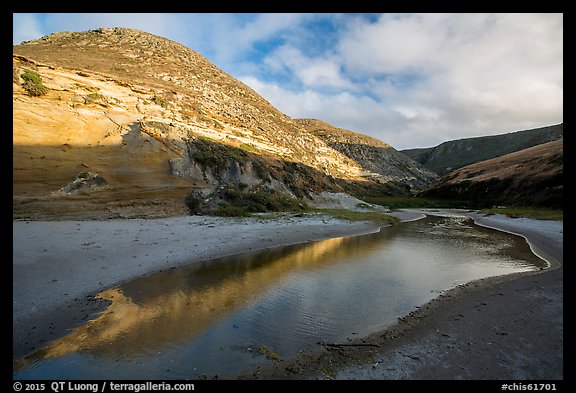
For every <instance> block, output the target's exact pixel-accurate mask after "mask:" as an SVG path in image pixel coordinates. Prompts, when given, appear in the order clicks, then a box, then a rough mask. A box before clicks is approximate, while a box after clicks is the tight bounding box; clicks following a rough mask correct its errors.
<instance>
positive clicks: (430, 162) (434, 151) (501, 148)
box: [401, 123, 564, 175]
mask: <svg viewBox="0 0 576 393" xmlns="http://www.w3.org/2000/svg"><path fill="white" fill-rule="evenodd" d="M563 129H564V124H563V123H562V124H556V125H553V126H548V127H542V128H535V129H532V130H524V131H516V132H510V133H507V134H501V135H492V136H483V137H477V138H465V139H458V140H453V141H447V142H444V143H441V144H440V145H438V146H436V147H429V148H423V149H408V150H401V153H403V154H405V155H407V156H408V157H410V158H412V159H413V160H415V161H418V162H419V163H421V164H422V165H424V166H425V167H426V168H428V169H429V170H431V171H433V172H435V173H437V174H439V175H445V174H447V173H448V172H450V171H453V170H455V169H458V168H461V167H463V166H466V165H469V164H473V163H475V162H479V161H484V160H488V159H490V158H494V157H498V156H501V155H504V154H508V153H512V152H515V151H519V150H523V149H527V148H529V147H532V146H536V145H540V144H542V143H546V142H551V141H554V140H557V139H561V138H562V136H563Z"/></svg>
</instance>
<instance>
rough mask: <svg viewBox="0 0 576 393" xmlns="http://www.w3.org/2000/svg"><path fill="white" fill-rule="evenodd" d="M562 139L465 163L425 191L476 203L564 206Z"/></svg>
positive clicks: (481, 205)
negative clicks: (469, 163) (466, 164)
mask: <svg viewBox="0 0 576 393" xmlns="http://www.w3.org/2000/svg"><path fill="white" fill-rule="evenodd" d="M563 158H564V149H563V140H557V141H553V142H548V143H543V144H540V145H537V146H533V147H530V148H528V149H524V150H521V151H517V152H514V153H510V154H506V155H503V156H500V157H496V158H492V159H490V160H486V161H481V162H477V163H475V164H472V165H468V166H465V167H463V168H460V169H458V170H455V171H453V172H451V173H449V174H448V175H445V176H443V177H441V178H440V179H438V180H437V181H436V182H434V183H432V184H431V185H430V186H429V187H428V188H426V189H425V190H423V191H422V192H421V193H420V195H421V196H424V197H431V198H441V199H455V200H466V201H469V202H471V203H472V204H473V205H475V206H480V207H492V206H494V205H505V206H536V207H549V208H557V209H562V207H563V205H562V192H563V189H564V186H563Z"/></svg>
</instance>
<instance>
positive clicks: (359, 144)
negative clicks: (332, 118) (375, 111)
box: [296, 119, 437, 190]
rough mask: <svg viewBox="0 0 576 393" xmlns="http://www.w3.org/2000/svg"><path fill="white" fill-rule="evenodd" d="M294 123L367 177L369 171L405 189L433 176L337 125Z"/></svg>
mask: <svg viewBox="0 0 576 393" xmlns="http://www.w3.org/2000/svg"><path fill="white" fill-rule="evenodd" d="M296 122H297V123H298V124H300V125H301V126H303V127H304V128H305V129H306V130H308V131H309V132H310V133H312V134H313V135H315V136H317V137H318V138H320V139H321V140H323V141H324V142H325V143H326V144H327V145H328V146H330V147H332V148H333V149H335V150H337V151H339V152H340V153H342V154H344V155H345V156H346V157H349V158H350V159H352V160H354V161H355V162H357V163H359V164H360V165H362V167H363V168H365V169H366V170H367V174H366V175H367V176H369V175H370V172H372V173H375V174H379V175H380V176H381V177H382V178H384V179H386V180H387V181H388V182H393V183H396V184H398V185H400V186H402V187H403V188H405V189H408V190H417V189H420V188H422V187H424V186H425V185H427V184H429V183H430V182H431V181H433V180H434V179H435V178H436V177H437V176H436V174H435V173H433V172H431V171H429V170H427V169H426V168H424V167H423V166H422V165H420V164H419V163H417V162H416V161H414V160H412V159H410V158H408V157H406V156H405V155H404V154H401V153H399V152H398V151H397V150H396V149H394V148H393V147H392V146H390V145H388V144H387V143H384V142H382V141H380V140H378V139H375V138H372V137H369V136H367V135H363V134H359V133H357V132H353V131H350V130H346V129H343V128H337V127H334V126H331V125H330V124H328V123H325V122H323V121H321V120H316V119H296Z"/></svg>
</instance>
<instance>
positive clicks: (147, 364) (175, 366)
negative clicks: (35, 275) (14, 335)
mask: <svg viewBox="0 0 576 393" xmlns="http://www.w3.org/2000/svg"><path fill="white" fill-rule="evenodd" d="M224 241H225V240H224ZM545 266H546V263H545V262H544V261H542V260H541V259H539V258H538V257H536V256H535V255H534V254H532V252H531V251H530V248H529V246H528V244H527V243H526V241H525V240H524V239H523V238H521V237H517V236H513V235H509V234H507V233H503V232H498V231H495V230H492V229H487V228H482V227H479V226H476V225H474V224H473V223H472V222H471V220H469V219H465V218H461V217H432V216H430V217H427V218H425V219H422V220H418V221H413V222H407V223H403V224H401V225H398V226H394V227H386V228H382V230H381V231H380V232H379V233H376V234H371V235H364V236H357V237H345V238H337V239H328V240H324V241H318V242H314V243H307V244H302V245H296V246H290V247H282V248H277V249H273V250H268V251H265V252H259V253H255V254H246V255H240V256H235V257H230V258H223V259H220V260H217V261H211V262H206V263H203V264H195V265H193V266H188V267H181V268H175V269H171V270H169V271H166V272H162V273H158V274H154V275H151V276H148V277H145V278H142V279H138V280H135V281H133V282H130V283H127V284H125V285H122V286H121V287H119V288H113V289H110V290H108V291H106V292H103V293H102V294H100V296H101V297H102V298H104V299H108V300H110V301H111V302H112V304H111V305H110V307H109V308H108V309H107V310H106V311H105V312H104V313H102V314H101V315H100V316H99V317H98V318H97V319H95V320H93V321H90V322H88V323H86V324H85V325H83V326H81V327H79V328H77V329H74V330H73V331H72V332H71V333H70V334H69V335H68V336H66V337H64V338H62V339H60V340H57V341H55V342H54V343H52V344H51V345H50V346H48V347H46V348H44V349H42V350H40V351H38V352H36V353H34V354H32V355H30V356H28V357H27V358H25V359H20V360H18V361H15V362H14V367H15V370H16V371H15V372H14V378H15V379H191V378H197V377H202V376H206V377H207V378H212V377H214V376H216V375H218V376H219V377H220V378H222V377H226V375H233V374H234V373H237V372H240V371H242V370H247V369H250V368H254V367H256V366H257V365H260V364H263V363H270V362H274V361H275V358H277V357H279V358H288V357H291V356H293V355H295V354H297V353H298V352H299V351H306V350H310V349H314V348H317V346H318V344H317V343H318V342H332V343H334V342H337V343H341V342H346V341H347V339H348V338H356V337H360V336H364V335H368V334H370V333H373V332H376V331H378V330H381V329H383V328H386V327H388V326H390V325H392V324H393V323H395V321H396V320H397V318H398V317H400V316H403V315H406V314H407V313H409V312H410V311H412V310H414V308H415V307H417V306H419V305H422V304H424V303H425V302H427V301H429V300H431V299H432V298H434V297H436V296H437V295H438V294H439V293H440V292H442V291H444V290H446V289H449V288H452V287H454V286H456V285H458V284H463V283H465V282H469V281H471V280H475V279H479V278H483V277H488V276H495V275H501V274H508V273H512V272H519V271H527V270H534V269H539V268H542V267H545Z"/></svg>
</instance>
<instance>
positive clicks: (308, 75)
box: [264, 45, 354, 90]
mask: <svg viewBox="0 0 576 393" xmlns="http://www.w3.org/2000/svg"><path fill="white" fill-rule="evenodd" d="M264 64H265V65H266V66H268V67H269V68H270V70H272V71H276V72H278V71H288V72H291V73H293V74H294V75H295V76H296V77H297V79H298V80H299V81H300V82H301V83H302V84H303V85H304V86H306V87H333V88H346V89H352V90H353V89H354V85H353V84H352V83H350V82H349V81H348V80H347V79H346V78H345V77H344V76H343V75H342V73H341V70H340V65H339V64H338V63H337V61H335V59H333V58H329V57H316V58H309V57H307V56H305V55H304V54H302V52H301V51H300V49H298V48H295V47H293V46H291V45H284V46H281V47H280V48H278V49H277V50H275V51H274V52H272V53H271V54H270V55H268V56H267V57H266V58H265V59H264Z"/></svg>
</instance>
